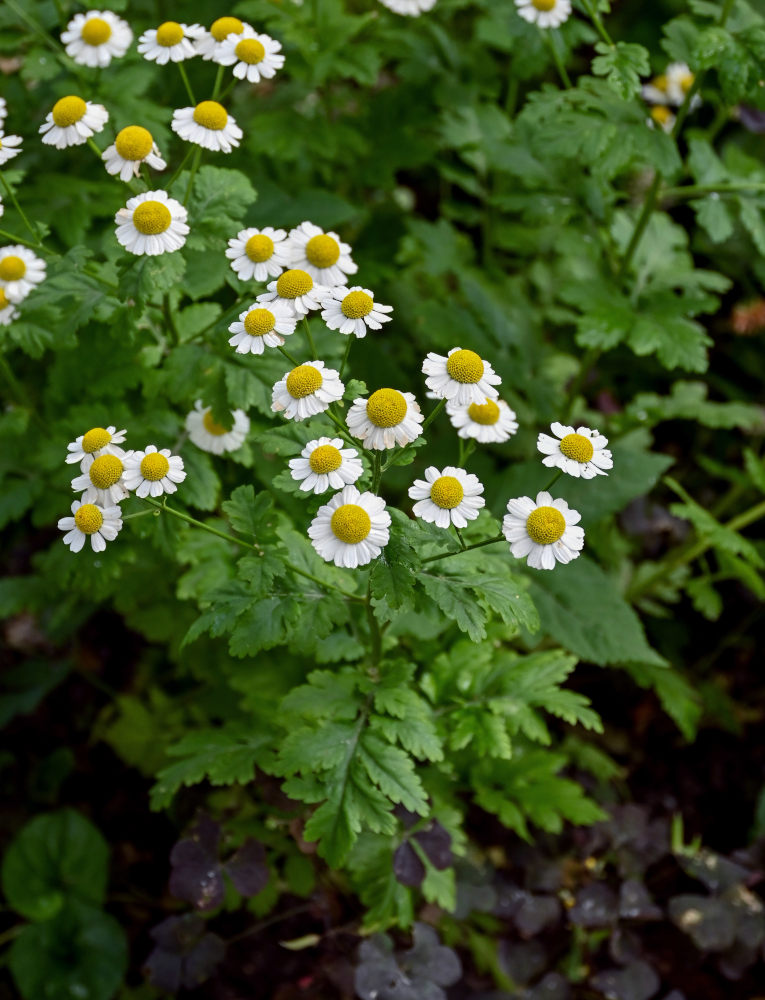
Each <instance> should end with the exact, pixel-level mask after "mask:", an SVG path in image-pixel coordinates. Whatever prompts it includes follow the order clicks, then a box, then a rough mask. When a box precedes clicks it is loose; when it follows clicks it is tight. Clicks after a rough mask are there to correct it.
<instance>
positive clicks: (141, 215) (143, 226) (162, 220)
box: [133, 201, 172, 236]
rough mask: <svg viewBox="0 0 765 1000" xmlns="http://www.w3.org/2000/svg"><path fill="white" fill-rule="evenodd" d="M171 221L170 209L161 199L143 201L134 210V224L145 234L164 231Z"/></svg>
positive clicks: (155, 233)
mask: <svg viewBox="0 0 765 1000" xmlns="http://www.w3.org/2000/svg"><path fill="white" fill-rule="evenodd" d="M171 222H172V216H171V215H170V209H169V208H168V207H167V205H165V204H164V202H161V201H142V202H141V204H140V205H136V207H135V209H134V210H133V225H134V226H135V228H136V229H137V230H138V232H139V233H143V234H144V236H156V235H157V233H164V231H165V230H166V229H168V228H169V226H170V223H171Z"/></svg>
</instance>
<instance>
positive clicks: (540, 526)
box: [526, 507, 566, 545]
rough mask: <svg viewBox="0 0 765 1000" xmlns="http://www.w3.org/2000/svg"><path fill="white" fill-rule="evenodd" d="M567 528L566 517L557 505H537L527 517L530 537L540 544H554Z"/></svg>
mask: <svg viewBox="0 0 765 1000" xmlns="http://www.w3.org/2000/svg"><path fill="white" fill-rule="evenodd" d="M565 530H566V519H565V518H564V517H563V515H562V514H561V512H560V511H559V510H557V508H555V507H537V509H536V510H533V511H532V512H531V513H530V514H529V516H528V517H527V518H526V531H528V533H529V538H530V539H531V540H532V541H533V542H536V543H537V544H538V545H552V543H553V542H557V541H558V539H559V538H560V537H561V535H562V534H563V532H564V531H565Z"/></svg>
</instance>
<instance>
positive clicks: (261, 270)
mask: <svg viewBox="0 0 765 1000" xmlns="http://www.w3.org/2000/svg"><path fill="white" fill-rule="evenodd" d="M226 256H227V257H228V259H229V260H230V261H231V267H232V268H233V269H234V271H235V272H236V274H237V275H238V276H239V277H240V278H241V279H242V281H252V280H253V279H255V281H265V280H266V279H267V278H277V277H278V276H279V275H280V274H281V273H282V271H283V270H284V269H285V267H288V266H289V248H288V244H287V232H286V230H284V229H272V228H271V226H266V228H265V229H253V228H250V229H242V230H241V232H238V233H237V234H236V236H234V237H233V238H232V239H230V240H229V241H228V249H227V250H226Z"/></svg>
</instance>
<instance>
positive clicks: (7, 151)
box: [0, 122, 21, 167]
mask: <svg viewBox="0 0 765 1000" xmlns="http://www.w3.org/2000/svg"><path fill="white" fill-rule="evenodd" d="M20 152H21V136H20V135H6V134H5V132H4V131H3V125H2V122H0V167H2V166H3V165H4V164H5V163H7V162H8V160H12V159H13V157H14V156H18V155H19V153H20Z"/></svg>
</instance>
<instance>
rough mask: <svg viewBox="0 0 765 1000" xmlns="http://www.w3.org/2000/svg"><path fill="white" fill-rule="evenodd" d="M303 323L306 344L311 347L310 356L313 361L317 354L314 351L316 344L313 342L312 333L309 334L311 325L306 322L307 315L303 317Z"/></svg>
mask: <svg viewBox="0 0 765 1000" xmlns="http://www.w3.org/2000/svg"><path fill="white" fill-rule="evenodd" d="M303 323H304V324H305V335H306V337H307V338H308V346H309V348H310V349H311V357H312V358H313V360H314V361H315V360H316V358H317V357H318V355H317V353H316V345H315V344H314V342H313V335H312V334H311V325H310V323H309V322H308V317H307V316H304V317H303Z"/></svg>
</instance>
